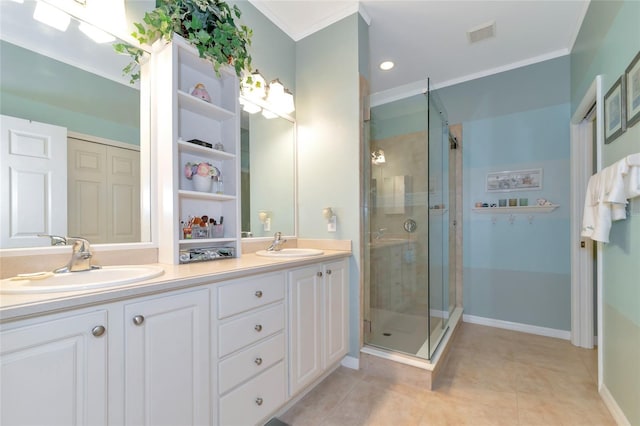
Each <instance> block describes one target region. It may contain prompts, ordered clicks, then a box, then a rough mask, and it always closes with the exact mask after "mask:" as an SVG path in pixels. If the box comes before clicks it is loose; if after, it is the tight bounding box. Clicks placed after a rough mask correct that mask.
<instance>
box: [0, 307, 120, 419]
mask: <svg viewBox="0 0 640 426" xmlns="http://www.w3.org/2000/svg"><path fill="white" fill-rule="evenodd" d="M109 334H110V330H108V325H107V311H106V310H95V311H91V312H84V313H79V314H73V313H72V314H68V315H67V316H62V317H61V316H60V315H57V316H44V317H40V318H37V319H36V320H28V321H23V322H21V323H18V324H15V326H14V325H10V326H8V327H5V326H3V330H2V332H0V389H1V390H2V392H0V407H1V408H0V424H3V425H21V424H33V425H36V424H37V425H106V424H107V340H108V338H109Z"/></svg>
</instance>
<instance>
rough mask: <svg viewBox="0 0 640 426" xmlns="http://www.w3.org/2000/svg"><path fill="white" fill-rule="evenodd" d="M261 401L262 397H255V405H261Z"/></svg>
mask: <svg viewBox="0 0 640 426" xmlns="http://www.w3.org/2000/svg"><path fill="white" fill-rule="evenodd" d="M263 402H264V401H263V400H262V398H260V397H258V398H256V404H257V405H262V403H263Z"/></svg>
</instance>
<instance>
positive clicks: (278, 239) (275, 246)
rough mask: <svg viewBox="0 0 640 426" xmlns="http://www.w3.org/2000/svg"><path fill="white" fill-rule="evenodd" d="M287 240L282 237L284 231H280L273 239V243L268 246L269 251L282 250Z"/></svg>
mask: <svg viewBox="0 0 640 426" xmlns="http://www.w3.org/2000/svg"><path fill="white" fill-rule="evenodd" d="M286 242H287V240H283V239H282V232H280V231H278V232H276V233H275V235H274V236H273V241H272V242H271V245H269V247H267V251H280V250H282V245H283V244H284V243H286Z"/></svg>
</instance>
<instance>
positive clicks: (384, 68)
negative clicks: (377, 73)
mask: <svg viewBox="0 0 640 426" xmlns="http://www.w3.org/2000/svg"><path fill="white" fill-rule="evenodd" d="M394 66H395V64H394V63H393V61H384V62H382V63H380V69H381V70H382V71H389V70H390V69H391V68H393V67H394Z"/></svg>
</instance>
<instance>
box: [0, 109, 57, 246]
mask: <svg viewBox="0 0 640 426" xmlns="http://www.w3.org/2000/svg"><path fill="white" fill-rule="evenodd" d="M0 118H1V121H0V130H1V133H2V137H1V138H0V139H1V142H0V144H1V151H0V173H1V175H0V194H1V195H0V201H1V202H0V205H1V206H3V207H2V208H1V209H0V211H1V215H0V216H1V219H0V229H1V231H0V247H1V248H14V247H36V246H43V245H47V244H49V241H48V240H46V239H44V238H42V237H38V235H39V234H57V235H67V214H66V210H67V185H66V177H67V150H66V143H65V139H66V137H67V129H65V128H64V127H60V126H53V125H50V124H44V123H38V122H35V121H31V120H24V119H22V118H15V117H10V116H6V115H2V116H0Z"/></svg>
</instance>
